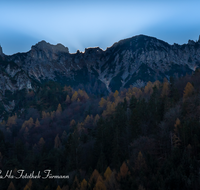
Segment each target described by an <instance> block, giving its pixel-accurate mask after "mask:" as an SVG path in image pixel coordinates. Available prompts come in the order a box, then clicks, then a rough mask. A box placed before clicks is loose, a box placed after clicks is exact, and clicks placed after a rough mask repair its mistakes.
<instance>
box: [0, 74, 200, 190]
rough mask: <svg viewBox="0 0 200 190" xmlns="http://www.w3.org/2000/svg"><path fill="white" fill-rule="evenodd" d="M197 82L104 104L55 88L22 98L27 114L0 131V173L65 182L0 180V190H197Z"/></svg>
mask: <svg viewBox="0 0 200 190" xmlns="http://www.w3.org/2000/svg"><path fill="white" fill-rule="evenodd" d="M199 80H200V73H199V72H198V71H196V72H195V73H194V74H193V75H191V76H186V77H183V78H181V79H176V80H174V79H173V78H171V81H170V82H168V81H167V79H164V82H163V83H160V82H159V81H156V82H154V83H151V82H148V83H147V85H146V86H145V87H144V88H136V87H131V88H128V89H124V90H122V91H121V92H120V93H119V92H118V91H115V93H112V92H111V93H109V95H108V96H107V97H103V98H97V97H96V96H92V95H89V96H88V94H87V93H86V92H85V91H84V90H80V89H79V90H77V91H76V90H74V89H72V88H70V87H69V86H65V87H62V86H61V85H59V84H58V83H55V82H49V83H45V84H44V85H42V86H41V87H40V88H39V89H38V91H37V92H34V91H29V92H28V93H27V91H24V94H23V97H21V96H18V100H19V101H20V103H21V104H22V106H23V107H24V110H16V112H15V113H16V114H14V113H13V115H10V116H9V117H8V118H7V119H5V120H4V121H3V122H1V124H0V142H1V143H0V170H2V171H3V175H5V173H6V172H7V170H12V171H13V175H17V173H16V171H17V170H19V169H23V170H25V172H26V173H28V174H30V173H32V172H33V171H34V172H35V174H37V173H38V172H39V171H40V172H41V175H42V176H45V174H44V170H46V169H48V170H51V173H52V175H69V179H45V180H44V179H43V180H42V179H31V181H29V179H0V180H1V181H0V189H2V190H7V189H11V187H15V189H16V190H21V189H24V188H25V189H28V188H29V189H31V190H44V189H49V190H53V189H55V190H59V189H61V188H62V189H63V190H65V189H70V190H72V189H91V190H92V189H113V190H114V189H123V190H124V189H140V190H141V189H143V190H144V189H146V190H151V189H162V190H165V189H166V190H167V189H177V190H179V189H184V190H186V189H193V190H197V189H199V185H200V180H199V179H200V174H199V168H200V163H199V160H200V154H199V151H200V142H199V139H200V122H199V114H200V109H199V107H200V84H199ZM16 96H17V94H16ZM20 98H21V99H20ZM8 186H9V188H8Z"/></svg>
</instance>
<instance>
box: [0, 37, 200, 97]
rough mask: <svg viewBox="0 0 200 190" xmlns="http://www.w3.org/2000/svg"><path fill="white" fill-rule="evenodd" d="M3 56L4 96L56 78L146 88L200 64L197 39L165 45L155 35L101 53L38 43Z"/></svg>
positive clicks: (1, 86) (74, 82) (69, 82)
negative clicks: (22, 50)
mask: <svg viewBox="0 0 200 190" xmlns="http://www.w3.org/2000/svg"><path fill="white" fill-rule="evenodd" d="M0 57H1V63H0V66H1V73H0V77H1V84H0V89H1V91H2V93H4V91H5V90H6V89H7V90H11V91H15V90H17V89H21V88H28V89H30V88H32V83H33V81H35V82H39V83H41V82H43V81H46V80H55V81H59V82H61V83H65V84H67V85H71V86H77V85H79V84H84V85H85V84H89V83H93V85H95V83H96V84H97V83H98V84H101V85H102V86H103V85H105V86H106V88H107V89H108V91H114V90H116V89H120V87H129V86H130V85H133V86H144V85H145V83H146V82H148V81H155V80H162V79H163V78H164V77H166V78H169V77H170V76H174V75H176V76H181V75H185V74H186V73H188V74H190V73H191V72H192V71H194V70H195V68H196V67H199V65H200V39H199V40H198V41H197V42H194V41H191V40H189V41H188V44H184V45H178V44H174V45H169V44H168V43H166V42H164V41H161V40H158V39H156V38H153V37H149V36H144V35H138V36H134V37H132V38H129V39H125V40H121V41H119V42H117V43H115V44H114V45H113V46H111V47H110V48H107V49H106V50H105V51H103V50H102V49H100V48H98V47H97V48H88V49H85V52H84V53H83V52H79V51H77V53H75V54H70V53H69V51H68V48H67V47H64V46H63V45H62V44H57V45H51V44H49V43H47V42H45V41H41V42H39V43H37V44H36V45H34V46H32V48H31V50H30V51H29V52H27V53H17V54H14V55H11V56H7V55H4V54H3V52H2V49H0Z"/></svg>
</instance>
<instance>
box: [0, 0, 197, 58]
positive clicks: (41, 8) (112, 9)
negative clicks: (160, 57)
mask: <svg viewBox="0 0 200 190" xmlns="http://www.w3.org/2000/svg"><path fill="white" fill-rule="evenodd" d="M199 8H200V1H199V0H115V1H114V0H71V1H70V0H0V45H1V46H2V47H3V52H4V53H5V54H7V55H10V54H14V53H17V52H27V51H29V50H30V48H31V46H32V45H34V44H36V43H37V42H39V41H41V40H45V41H47V42H49V43H51V44H57V43H62V44H63V45H65V46H67V47H68V48H69V51H70V52H71V53H74V52H76V51H77V49H79V50H80V51H84V49H85V48H88V47H96V46H99V47H100V48H102V49H106V48H107V47H110V46H112V44H113V43H114V42H117V41H119V40H121V39H125V38H129V37H132V36H135V35H138V34H145V35H149V36H153V37H156V38H158V39H162V40H164V41H166V42H168V43H170V44H173V43H178V44H183V43H187V41H188V39H192V40H197V39H198V37H199V35H200V12H199Z"/></svg>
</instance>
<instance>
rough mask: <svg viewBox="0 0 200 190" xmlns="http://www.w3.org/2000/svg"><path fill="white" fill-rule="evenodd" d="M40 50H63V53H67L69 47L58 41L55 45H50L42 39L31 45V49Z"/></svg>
mask: <svg viewBox="0 0 200 190" xmlns="http://www.w3.org/2000/svg"><path fill="white" fill-rule="evenodd" d="M35 49H38V50H42V51H50V52H54V53H56V52H63V53H69V49H68V48H67V47H65V46H64V45H62V44H60V43H58V44H57V45H52V44H50V43H48V42H46V41H44V40H42V41H41V42H38V43H37V44H36V45H34V46H32V47H31V50H35Z"/></svg>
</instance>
